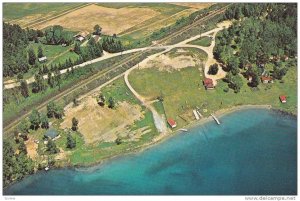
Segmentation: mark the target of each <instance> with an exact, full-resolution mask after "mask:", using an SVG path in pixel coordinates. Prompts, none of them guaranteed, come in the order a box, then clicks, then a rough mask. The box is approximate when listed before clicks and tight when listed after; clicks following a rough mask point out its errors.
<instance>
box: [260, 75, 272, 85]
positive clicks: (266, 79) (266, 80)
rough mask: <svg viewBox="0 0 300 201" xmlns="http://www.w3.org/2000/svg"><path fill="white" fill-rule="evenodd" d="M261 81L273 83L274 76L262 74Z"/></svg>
mask: <svg viewBox="0 0 300 201" xmlns="http://www.w3.org/2000/svg"><path fill="white" fill-rule="evenodd" d="M261 82H262V83H264V84H267V83H273V78H272V77H267V76H261Z"/></svg>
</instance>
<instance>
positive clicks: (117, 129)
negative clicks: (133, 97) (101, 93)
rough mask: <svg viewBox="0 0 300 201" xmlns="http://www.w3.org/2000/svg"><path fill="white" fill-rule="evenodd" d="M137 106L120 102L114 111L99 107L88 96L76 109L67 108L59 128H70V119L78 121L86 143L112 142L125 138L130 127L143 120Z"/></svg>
mask: <svg viewBox="0 0 300 201" xmlns="http://www.w3.org/2000/svg"><path fill="white" fill-rule="evenodd" d="M141 110H142V109H141V107H140V106H139V105H132V104H129V103H127V102H121V103H119V104H118V105H117V107H116V108H115V109H109V108H108V107H107V106H105V107H101V106H99V105H98V104H97V101H96V98H94V97H92V96H88V97H86V98H84V99H83V100H82V101H81V104H80V105H79V106H77V107H69V108H67V109H66V111H65V118H64V121H63V123H62V124H61V128H70V127H71V125H72V118H73V117H76V118H77V119H78V121H79V125H78V127H79V132H80V133H81V134H82V135H83V137H84V140H85V142H86V143H93V142H96V141H105V142H113V141H115V140H116V138H117V137H118V136H120V137H126V136H128V135H129V134H130V130H129V129H130V128H129V127H130V125H132V124H133V123H134V122H135V121H136V120H139V119H141V118H143V116H144V115H143V113H142V111H141Z"/></svg>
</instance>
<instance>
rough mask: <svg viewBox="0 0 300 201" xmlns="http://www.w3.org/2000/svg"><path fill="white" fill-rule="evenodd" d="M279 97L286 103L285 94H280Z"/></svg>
mask: <svg viewBox="0 0 300 201" xmlns="http://www.w3.org/2000/svg"><path fill="white" fill-rule="evenodd" d="M279 99H280V101H281V102H282V103H286V96H284V95H282V96H279Z"/></svg>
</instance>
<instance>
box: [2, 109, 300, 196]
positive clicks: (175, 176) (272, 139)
mask: <svg viewBox="0 0 300 201" xmlns="http://www.w3.org/2000/svg"><path fill="white" fill-rule="evenodd" d="M220 120H221V122H222V124H221V125H220V126H217V125H216V124H215V122H212V121H211V122H208V123H205V124H203V125H200V126H198V127H195V128H193V129H190V130H189V132H188V133H180V134H177V135H175V136H174V137H172V138H170V139H168V140H166V141H165V142H163V143H160V144H159V145H156V146H154V147H152V148H150V149H148V150H145V151H143V152H141V153H138V154H130V155H126V156H122V157H119V158H117V159H112V160H110V161H108V162H106V163H104V164H102V165H100V166H98V167H94V168H90V169H80V170H71V169H59V170H51V171H49V172H39V173H37V174H35V175H32V176H29V177H27V178H25V179H24V180H23V181H21V182H19V183H16V184H14V185H12V186H10V187H9V188H7V189H5V190H4V194H7V195H116V194H117V195H127V194H131V195H141V194H142V195H170V194H171V195H178V194H181V195H271V194H272V195H279V194H280V195H292V194H297V121H296V118H295V117H290V116H286V115H281V114H278V113H276V112H274V111H269V110H263V109H251V110H250V109H247V110H242V111H239V112H235V113H231V114H228V115H226V116H223V117H221V118H220Z"/></svg>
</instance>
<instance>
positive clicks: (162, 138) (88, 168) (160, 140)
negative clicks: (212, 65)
mask: <svg viewBox="0 0 300 201" xmlns="http://www.w3.org/2000/svg"><path fill="white" fill-rule="evenodd" d="M247 109H265V110H273V111H277V112H280V113H283V114H285V115H289V116H293V117H297V115H295V114H293V113H290V112H285V111H282V110H279V109H274V108H273V107H272V106H271V105H239V106H233V107H229V108H224V109H220V110H217V111H215V112H213V113H214V114H215V115H217V116H218V117H223V116H225V115H228V114H231V113H234V112H238V111H241V110H247ZM210 121H214V120H213V119H212V118H211V116H208V117H204V118H202V119H200V120H198V121H197V120H194V121H192V122H190V123H189V124H187V125H186V126H185V127H183V128H186V129H193V128H195V127H198V126H201V125H202V124H205V123H208V122H210ZM179 129H180V128H178V129H177V130H174V131H172V132H169V133H167V134H164V135H163V134H160V135H158V136H155V137H154V138H153V139H152V140H151V141H150V142H148V143H145V144H143V145H140V146H138V147H135V148H133V149H130V150H128V151H126V152H124V153H120V154H116V155H113V156H108V157H106V158H103V159H101V160H99V161H97V162H94V163H90V164H86V165H85V164H79V165H70V164H67V163H66V164H64V165H61V166H53V167H52V168H51V170H59V169H69V170H75V171H83V172H84V171H91V172H93V171H95V170H98V169H99V168H101V166H102V165H105V164H107V163H109V162H112V160H116V159H119V158H120V157H124V156H128V155H137V154H139V153H141V152H143V151H146V150H147V149H150V148H153V147H154V146H157V145H159V144H161V143H163V142H165V141H166V140H168V139H170V138H171V137H174V136H177V135H179V134H182V133H184V132H182V131H180V130H179ZM51 170H50V171H51ZM45 172H46V171H45V170H37V171H36V172H34V173H33V174H30V175H34V174H36V173H45ZM30 175H26V176H25V177H24V178H23V179H25V178H26V177H28V176H30ZM23 179H22V180H23ZM22 180H18V181H15V182H12V183H11V184H9V185H8V186H5V187H4V186H3V190H5V189H6V188H8V187H10V186H12V185H14V184H16V183H18V182H20V181H22Z"/></svg>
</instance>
